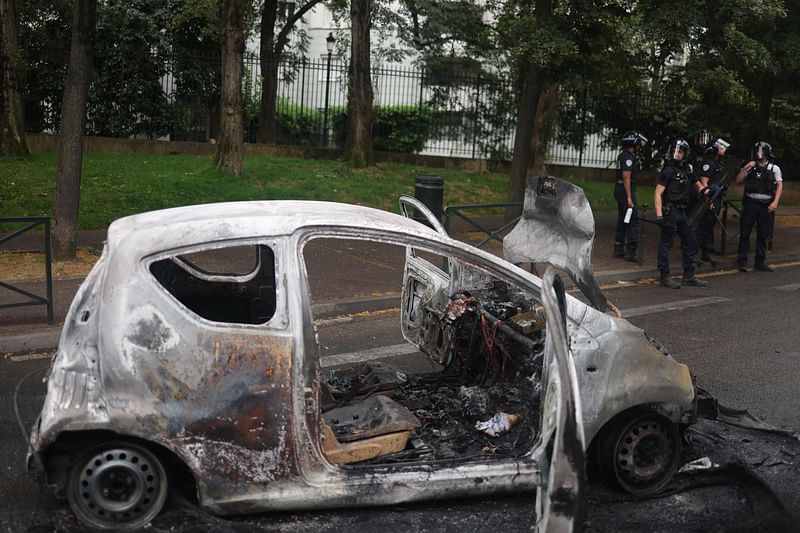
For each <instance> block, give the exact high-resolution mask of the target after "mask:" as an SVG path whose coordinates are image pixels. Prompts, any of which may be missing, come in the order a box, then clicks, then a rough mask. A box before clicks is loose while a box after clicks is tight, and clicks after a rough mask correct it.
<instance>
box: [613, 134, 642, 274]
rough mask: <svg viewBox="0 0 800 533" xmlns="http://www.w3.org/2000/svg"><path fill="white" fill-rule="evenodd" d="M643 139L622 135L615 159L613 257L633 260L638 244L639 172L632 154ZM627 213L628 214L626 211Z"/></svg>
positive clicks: (635, 158) (634, 135)
mask: <svg viewBox="0 0 800 533" xmlns="http://www.w3.org/2000/svg"><path fill="white" fill-rule="evenodd" d="M645 142H647V139H646V138H645V137H644V136H642V135H640V134H639V133H637V132H635V131H629V132H627V133H626V134H625V135H623V136H622V151H621V152H620V153H619V155H618V156H617V183H616V185H615V186H614V199H615V200H616V201H617V231H616V234H615V236H614V257H624V258H625V260H626V261H636V247H637V246H638V245H639V225H640V222H639V217H638V213H637V212H636V176H637V174H638V173H639V170H640V164H639V159H638V158H637V157H636V153H637V152H638V151H639V149H640V148H641V146H642V144H643V143H645ZM629 209H630V210H631V211H630V212H628V210H629Z"/></svg>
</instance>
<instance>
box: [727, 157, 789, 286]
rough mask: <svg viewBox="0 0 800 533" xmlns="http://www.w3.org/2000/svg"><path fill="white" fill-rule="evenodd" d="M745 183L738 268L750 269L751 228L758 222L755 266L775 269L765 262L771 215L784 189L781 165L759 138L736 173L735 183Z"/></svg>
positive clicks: (763, 269) (770, 270)
mask: <svg viewBox="0 0 800 533" xmlns="http://www.w3.org/2000/svg"><path fill="white" fill-rule="evenodd" d="M742 183H744V198H743V199H742V217H741V226H740V229H739V257H738V262H739V270H741V271H742V272H747V254H748V252H749V251H750V232H751V231H752V230H753V225H754V224H756V225H757V226H758V227H757V228H756V262H755V266H754V267H753V270H760V271H761V272H774V270H773V268H772V267H770V266H768V265H767V264H766V262H765V261H766V258H767V234H768V232H769V225H770V218H771V217H772V216H774V213H775V210H776V209H778V202H780V199H781V194H782V193H783V173H782V172H781V167H779V166H778V165H776V164H775V163H774V162H773V161H772V147H771V146H770V145H769V144H768V143H766V142H757V143H756V144H755V146H754V147H753V161H750V162H748V163H746V164H745V165H744V166H742V169H741V170H740V171H739V173H738V174H737V175H736V184H737V185H740V184H742Z"/></svg>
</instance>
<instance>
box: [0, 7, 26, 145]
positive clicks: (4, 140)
mask: <svg viewBox="0 0 800 533" xmlns="http://www.w3.org/2000/svg"><path fill="white" fill-rule="evenodd" d="M0 91H1V92H2V95H0V156H4V155H26V154H27V153H28V145H27V144H26V143H25V123H24V116H23V111H22V98H21V97H20V94H19V86H18V85H17V13H16V7H15V5H14V0H0Z"/></svg>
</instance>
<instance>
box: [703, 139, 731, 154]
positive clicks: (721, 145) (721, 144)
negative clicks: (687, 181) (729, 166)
mask: <svg viewBox="0 0 800 533" xmlns="http://www.w3.org/2000/svg"><path fill="white" fill-rule="evenodd" d="M730 147H731V143H729V142H728V141H726V140H725V139H723V138H722V137H720V138H719V139H717V140H716V141H714V143H713V144H712V145H711V146H709V147H708V151H709V153H712V154H714V155H718V156H720V157H722V156H723V155H725V153H726V152H727V151H728V148H730Z"/></svg>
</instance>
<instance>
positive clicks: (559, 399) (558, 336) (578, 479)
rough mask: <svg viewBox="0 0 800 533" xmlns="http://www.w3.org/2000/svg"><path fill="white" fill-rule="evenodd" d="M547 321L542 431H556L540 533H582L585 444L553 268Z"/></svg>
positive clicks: (542, 493)
mask: <svg viewBox="0 0 800 533" xmlns="http://www.w3.org/2000/svg"><path fill="white" fill-rule="evenodd" d="M541 298H542V305H543V306H544V309H545V318H546V321H547V337H546V340H545V353H544V373H543V376H542V379H543V383H546V384H547V385H546V397H545V403H544V405H545V411H546V412H545V413H544V416H545V420H544V424H543V428H545V429H546V428H547V426H549V427H552V426H553V424H555V431H553V432H551V435H550V439H551V440H550V443H549V445H548V446H547V450H548V454H549V456H548V457H547V458H546V460H547V461H549V464H546V465H542V467H543V470H544V471H545V472H546V484H544V485H543V486H542V487H540V489H539V490H538V492H537V495H536V496H537V497H536V505H537V509H536V510H537V513H536V515H537V519H538V522H537V527H536V529H537V531H539V532H568V531H579V530H580V529H581V527H582V523H583V516H584V511H585V505H584V487H585V480H586V463H585V460H586V459H585V457H586V456H585V452H584V447H585V438H584V434H583V419H582V418H581V399H580V393H579V390H578V378H577V374H576V372H575V364H574V362H573V360H572V357H571V356H570V354H569V344H568V339H567V323H566V317H567V313H566V299H565V296H564V284H563V283H562V281H561V278H560V277H558V275H557V274H556V273H555V269H554V268H553V267H552V266H551V267H549V268H548V269H547V272H546V273H545V275H544V278H543V279H542V294H541Z"/></svg>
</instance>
